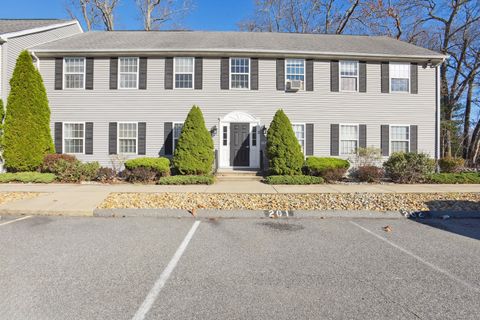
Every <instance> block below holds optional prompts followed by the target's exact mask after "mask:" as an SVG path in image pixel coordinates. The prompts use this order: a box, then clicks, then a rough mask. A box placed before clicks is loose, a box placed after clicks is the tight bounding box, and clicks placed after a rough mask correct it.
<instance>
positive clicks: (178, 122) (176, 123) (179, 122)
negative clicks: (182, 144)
mask: <svg viewBox="0 0 480 320" xmlns="http://www.w3.org/2000/svg"><path fill="white" fill-rule="evenodd" d="M183 124H184V122H182V121H174V122H172V153H174V152H175V147H176V146H177V144H176V143H175V141H176V140H178V139H180V134H181V133H182V130H180V133H179V134H178V137H177V136H176V133H175V132H176V131H175V126H178V125H182V129H183Z"/></svg>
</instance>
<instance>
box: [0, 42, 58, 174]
mask: <svg viewBox="0 0 480 320" xmlns="http://www.w3.org/2000/svg"><path fill="white" fill-rule="evenodd" d="M2 145H3V158H4V159H5V166H6V168H7V169H8V170H10V171H32V170H36V169H37V168H38V167H39V166H40V165H41V164H42V161H43V158H44V156H45V155H46V154H49V153H53V152H54V146H53V141H52V136H51V134H50V108H49V106H48V99H47V92H46V90H45V86H44V85H43V80H42V77H41V75H40V73H39V72H38V70H37V69H36V68H35V66H34V65H33V62H32V58H31V56H30V54H29V53H28V52H27V51H22V52H21V53H20V55H19V57H18V59H17V64H16V65H15V70H14V71H13V75H12V78H11V79H10V94H9V96H8V100H7V110H6V115H5V124H4V135H3V139H2Z"/></svg>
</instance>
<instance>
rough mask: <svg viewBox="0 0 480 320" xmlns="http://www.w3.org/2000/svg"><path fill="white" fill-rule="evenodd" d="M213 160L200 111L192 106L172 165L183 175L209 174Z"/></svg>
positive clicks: (208, 136) (211, 141) (210, 138)
mask: <svg viewBox="0 0 480 320" xmlns="http://www.w3.org/2000/svg"><path fill="white" fill-rule="evenodd" d="M213 160H214V151H213V140H212V137H211V135H210V132H209V131H208V130H207V127H206V126H205V120H204V119H203V114H202V111H201V110H200V108H199V107H197V106H193V107H192V109H191V110H190V112H189V113H188V115H187V119H185V123H184V124H183V128H182V133H181V134H180V138H179V139H178V143H177V145H176V146H175V153H174V155H173V165H174V167H175V169H176V170H177V172H178V173H180V174H183V175H192V174H194V175H195V174H209V173H210V172H211V171H212V167H213Z"/></svg>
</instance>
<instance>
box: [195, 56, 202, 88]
mask: <svg viewBox="0 0 480 320" xmlns="http://www.w3.org/2000/svg"><path fill="white" fill-rule="evenodd" d="M202 89H203V58H200V57H199V58H195V90H202Z"/></svg>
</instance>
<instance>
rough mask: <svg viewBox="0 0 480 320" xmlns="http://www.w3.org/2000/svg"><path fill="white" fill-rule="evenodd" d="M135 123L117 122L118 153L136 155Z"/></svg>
mask: <svg viewBox="0 0 480 320" xmlns="http://www.w3.org/2000/svg"><path fill="white" fill-rule="evenodd" d="M137 140H138V132H137V123H136V122H119V123H118V153H120V154H128V153H130V154H137Z"/></svg>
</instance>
